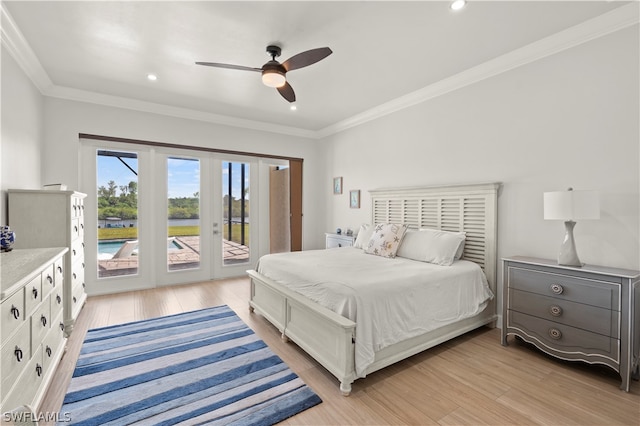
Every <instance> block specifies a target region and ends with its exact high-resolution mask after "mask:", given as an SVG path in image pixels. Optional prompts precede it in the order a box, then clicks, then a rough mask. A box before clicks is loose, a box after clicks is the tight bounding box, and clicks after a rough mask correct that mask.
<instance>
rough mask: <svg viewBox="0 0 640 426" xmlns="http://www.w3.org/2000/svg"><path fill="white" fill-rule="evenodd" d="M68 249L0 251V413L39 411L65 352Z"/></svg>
mask: <svg viewBox="0 0 640 426" xmlns="http://www.w3.org/2000/svg"><path fill="white" fill-rule="evenodd" d="M68 250H69V249H68V248H66V247H57V248H40V249H25V250H20V249H14V250H13V251H10V252H7V253H0V283H1V284H0V285H1V287H0V288H1V290H0V291H1V292H0V312H1V315H2V317H1V319H2V322H1V323H0V342H1V345H2V346H1V349H0V350H1V357H0V360H1V363H0V364H1V367H0V412H2V413H5V412H7V411H11V410H13V409H15V408H17V407H19V406H21V405H29V406H31V407H32V408H33V409H37V407H38V406H39V405H40V402H41V401H42V398H43V396H44V394H45V393H46V390H47V386H48V385H49V382H50V381H51V378H52V377H53V373H54V372H55V369H56V367H57V365H58V363H59V362H60V358H62V355H63V354H64V350H65V344H66V338H65V336H64V324H63V315H64V313H63V306H62V301H63V299H64V281H65V269H64V254H65V253H66V252H67V251H68Z"/></svg>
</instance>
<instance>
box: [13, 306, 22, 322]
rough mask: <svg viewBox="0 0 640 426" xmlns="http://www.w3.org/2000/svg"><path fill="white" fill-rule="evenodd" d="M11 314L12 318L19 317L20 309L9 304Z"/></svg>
mask: <svg viewBox="0 0 640 426" xmlns="http://www.w3.org/2000/svg"><path fill="white" fill-rule="evenodd" d="M11 314H13V318H15V319H20V309H18V308H16V307H15V306H13V305H11Z"/></svg>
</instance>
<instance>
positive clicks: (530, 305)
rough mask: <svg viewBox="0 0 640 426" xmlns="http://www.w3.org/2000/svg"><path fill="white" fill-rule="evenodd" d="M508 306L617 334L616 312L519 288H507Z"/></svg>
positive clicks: (559, 321) (543, 317) (572, 324)
mask: <svg viewBox="0 0 640 426" xmlns="http://www.w3.org/2000/svg"><path fill="white" fill-rule="evenodd" d="M509 309H512V310H514V311H518V312H521V313H523V314H528V315H533V316H535V317H538V318H542V319H546V320H548V321H553V322H557V323H560V324H565V325H569V326H572V327H576V328H580V329H583V330H586V331H592V332H594V333H598V334H602V335H605V336H610V337H613V338H615V339H618V338H619V337H620V328H619V327H620V321H619V317H620V313H619V312H618V311H612V310H610V309H604V308H598V307H595V306H591V305H584V304H582V303H576V302H571V301H569V300H561V299H558V298H556V297H549V296H542V295H539V294H532V293H528V292H524V291H520V290H514V289H510V290H509Z"/></svg>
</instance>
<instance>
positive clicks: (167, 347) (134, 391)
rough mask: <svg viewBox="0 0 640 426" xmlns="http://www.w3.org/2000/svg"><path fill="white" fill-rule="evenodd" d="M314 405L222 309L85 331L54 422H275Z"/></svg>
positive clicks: (227, 310) (260, 344) (308, 393)
mask: <svg viewBox="0 0 640 426" xmlns="http://www.w3.org/2000/svg"><path fill="white" fill-rule="evenodd" d="M320 402H322V400H321V399H320V397H318V395H316V394H315V393H314V392H313V391H312V390H311V389H310V388H309V387H308V386H307V385H306V384H305V383H304V382H303V381H302V380H301V379H300V378H299V377H298V376H297V375H296V374H295V373H293V371H291V370H290V369H289V367H288V366H287V365H286V364H285V363H284V362H283V361H282V360H281V359H280V358H279V357H278V356H277V355H275V354H274V353H273V352H272V351H271V350H270V349H269V348H268V347H267V345H266V344H265V343H264V342H263V341H262V340H260V339H259V338H258V337H257V336H256V335H255V333H254V332H253V331H252V330H251V329H250V328H249V327H247V325H246V324H245V323H244V322H242V320H241V319H240V318H239V317H238V316H237V315H236V314H235V312H233V311H232V310H231V309H230V308H229V307H228V306H219V307H215V308H209V309H203V310H200V311H195V312H187V313H183V314H177V315H170V316H166V317H161V318H155V319H150V320H145V321H138V322H132V323H128V324H122V325H116V326H111V327H104V328H97V329H93V330H89V331H88V332H87V335H86V337H85V340H84V343H83V344H82V349H81V351H80V357H79V358H78V362H77V364H76V369H75V371H74V373H73V377H72V379H71V383H70V384H69V389H68V390H67V394H66V396H65V398H64V403H63V406H62V408H61V410H60V417H59V418H61V419H70V420H71V421H70V422H64V424H77V425H118V426H120V425H128V424H140V425H142V424H144V425H175V424H193V425H199V424H207V425H215V424H221V425H222V424H224V425H228V424H238V425H271V424H274V423H277V422H279V421H282V420H284V419H286V418H288V417H291V416H293V415H295V414H297V413H299V412H301V411H304V410H306V409H307V408H310V407H313V406H314V405H317V404H319V403H320ZM61 424H62V423H61Z"/></svg>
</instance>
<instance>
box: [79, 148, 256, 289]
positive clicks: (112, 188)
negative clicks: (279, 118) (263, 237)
mask: <svg viewBox="0 0 640 426" xmlns="http://www.w3.org/2000/svg"><path fill="white" fill-rule="evenodd" d="M260 165H261V161H259V160H258V159H255V158H251V157H243V156H222V155H220V154H217V153H210V152H198V151H192V150H179V149H173V148H171V149H170V148H155V147H149V146H137V145H129V144H127V145H123V144H118V143H112V142H105V141H88V140H83V143H82V144H81V177H82V179H81V182H82V187H81V188H80V190H81V191H82V192H85V193H87V200H86V207H85V210H86V217H87V223H96V224H97V225H96V226H95V227H93V226H88V227H87V232H86V234H85V238H86V241H85V246H86V248H85V257H86V259H87V271H86V272H87V274H86V275H87V280H86V281H87V286H88V291H89V293H90V294H103V293H111V292H117V291H127V290H134V289H143V288H152V287H156V286H162V285H170V284H177V283H187V282H197V281H204V280H209V279H213V278H222V277H228V276H238V275H242V274H244V272H245V271H246V270H247V269H250V268H251V267H252V265H254V264H255V259H257V257H258V248H259V235H260V234H259V222H258V220H257V218H258V216H259V204H258V203H257V202H254V203H252V201H253V200H256V201H257V200H258V199H259V198H258V192H259V190H260V187H259V185H258V179H253V178H252V176H254V175H255V176H258V175H259V168H260ZM252 217H253V220H252ZM92 219H95V222H92Z"/></svg>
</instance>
